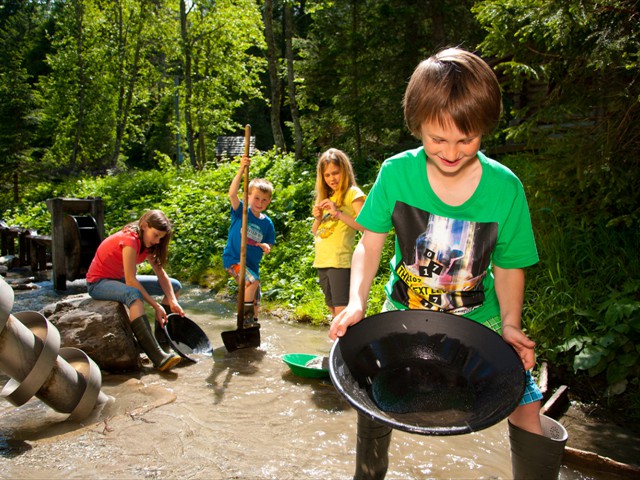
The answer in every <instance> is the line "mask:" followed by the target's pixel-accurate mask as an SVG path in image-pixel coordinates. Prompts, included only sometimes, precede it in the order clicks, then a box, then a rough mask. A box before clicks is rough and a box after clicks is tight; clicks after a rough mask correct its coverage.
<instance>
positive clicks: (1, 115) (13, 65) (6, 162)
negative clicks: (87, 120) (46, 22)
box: [0, 1, 44, 203]
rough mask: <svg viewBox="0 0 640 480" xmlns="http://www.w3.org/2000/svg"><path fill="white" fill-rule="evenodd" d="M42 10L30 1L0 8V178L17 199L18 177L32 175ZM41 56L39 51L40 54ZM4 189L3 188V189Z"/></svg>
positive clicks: (17, 2) (6, 2)
mask: <svg viewBox="0 0 640 480" xmlns="http://www.w3.org/2000/svg"><path fill="white" fill-rule="evenodd" d="M42 18H44V7H43V6H41V5H38V3H37V2H32V1H27V2H23V1H5V2H2V8H1V9H0V157H2V159H3V161H2V166H1V167H0V179H1V182H2V183H3V184H6V185H10V188H8V189H7V191H11V192H12V199H13V201H14V202H15V203H18V202H19V200H20V183H21V178H22V179H24V178H25V177H27V176H30V175H32V174H34V173H35V172H34V170H35V169H34V168H33V167H34V165H33V162H32V161H31V153H32V151H33V148H34V147H33V135H32V132H33V130H34V128H35V127H36V125H37V112H38V110H37V108H38V101H37V98H36V95H35V89H34V83H35V81H36V77H35V75H36V70H37V69H36V68H34V67H35V65H34V64H33V61H32V60H31V58H34V56H35V55H37V53H36V52H35V49H36V47H37V39H38V38H40V37H41V33H39V25H40V22H41V21H42ZM41 53H42V52H41ZM3 190H4V188H3Z"/></svg>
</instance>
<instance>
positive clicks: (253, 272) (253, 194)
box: [222, 157, 276, 328]
mask: <svg viewBox="0 0 640 480" xmlns="http://www.w3.org/2000/svg"><path fill="white" fill-rule="evenodd" d="M250 163H251V159H250V158H249V157H242V159H241V160H240V169H239V170H238V173H236V176H235V177H234V178H233V181H232V182H231V185H230V186H229V200H230V201H231V225H230V226H229V236H228V239H227V245H226V246H225V248H224V251H223V252H222V264H223V266H224V268H225V270H226V271H227V272H228V273H229V274H230V275H231V276H232V277H233V278H235V280H236V282H237V281H238V279H239V275H240V250H241V245H242V209H243V204H242V200H240V197H239V196H238V191H239V190H240V182H241V181H242V176H243V173H244V169H245V167H246V168H249V164H250ZM245 188H246V187H245ZM248 188H249V196H248V203H249V205H248V207H247V219H248V222H247V223H248V225H247V267H246V274H245V296H244V328H252V327H258V326H259V324H258V310H259V306H260V261H261V260H262V256H263V255H264V254H267V253H269V252H270V251H271V247H272V246H273V245H274V244H275V243H276V232H275V228H274V226H273V222H272V221H271V219H270V218H269V217H268V216H267V215H265V214H264V213H263V212H264V211H265V210H266V209H267V207H268V206H269V204H270V203H271V197H272V195H273V185H272V184H271V182H269V181H268V180H265V179H263V178H254V179H253V180H251V182H249V187H248Z"/></svg>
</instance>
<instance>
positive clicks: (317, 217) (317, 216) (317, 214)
mask: <svg viewBox="0 0 640 480" xmlns="http://www.w3.org/2000/svg"><path fill="white" fill-rule="evenodd" d="M311 214H312V215H313V225H311V233H313V234H314V235H315V234H316V233H317V232H318V227H319V226H320V223H321V222H322V216H323V215H324V212H323V211H322V208H321V207H320V205H318V204H316V205H314V206H313V209H312V210H311Z"/></svg>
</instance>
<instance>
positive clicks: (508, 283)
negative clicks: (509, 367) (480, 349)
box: [493, 265, 536, 370]
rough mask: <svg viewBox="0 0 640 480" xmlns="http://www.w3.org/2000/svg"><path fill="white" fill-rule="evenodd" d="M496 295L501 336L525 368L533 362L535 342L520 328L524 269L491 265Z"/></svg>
mask: <svg viewBox="0 0 640 480" xmlns="http://www.w3.org/2000/svg"><path fill="white" fill-rule="evenodd" d="M493 276H494V278H495V289H496V295H497V296H498V302H499V303H500V319H501V320H502V338H504V340H505V342H507V343H509V344H510V345H511V346H513V348H515V350H516V352H518V355H519V356H520V359H521V360H522V363H523V364H524V368H525V370H529V369H531V368H533V366H534V364H535V352H534V350H533V349H534V347H535V345H536V344H535V342H534V341H532V340H531V339H529V337H527V336H526V335H525V334H524V332H523V331H522V328H521V316H522V302H523V298H524V270H523V269H521V268H500V267H497V266H495V265H494V266H493Z"/></svg>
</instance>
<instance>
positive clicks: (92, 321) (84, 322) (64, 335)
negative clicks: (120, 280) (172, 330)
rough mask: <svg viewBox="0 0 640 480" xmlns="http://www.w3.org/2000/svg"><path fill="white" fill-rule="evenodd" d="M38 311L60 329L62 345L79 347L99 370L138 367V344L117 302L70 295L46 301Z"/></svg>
mask: <svg viewBox="0 0 640 480" xmlns="http://www.w3.org/2000/svg"><path fill="white" fill-rule="evenodd" d="M41 313H42V314H43V315H44V316H45V317H47V318H48V319H49V321H50V322H51V323H53V324H54V325H55V326H56V327H57V329H58V330H59V331H60V337H61V342H62V346H63V347H76V348H79V349H81V350H83V351H84V352H85V353H86V354H87V355H89V356H90V357H91V358H92V359H93V361H94V362H96V363H97V364H98V366H99V367H100V369H101V370H104V371H106V372H114V373H115V372H126V371H133V370H140V368H141V366H142V363H141V360H140V355H139V354H138V346H137V343H136V341H135V340H134V337H133V332H132V331H131V327H130V326H129V317H128V315H127V311H126V309H125V307H124V305H122V304H121V303H119V302H111V301H103V300H94V299H92V298H91V297H90V296H89V295H88V294H80V295H71V296H69V297H66V298H65V299H64V300H62V301H60V302H57V303H52V304H49V305H47V306H46V307H44V308H43V309H42V311H41Z"/></svg>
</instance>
